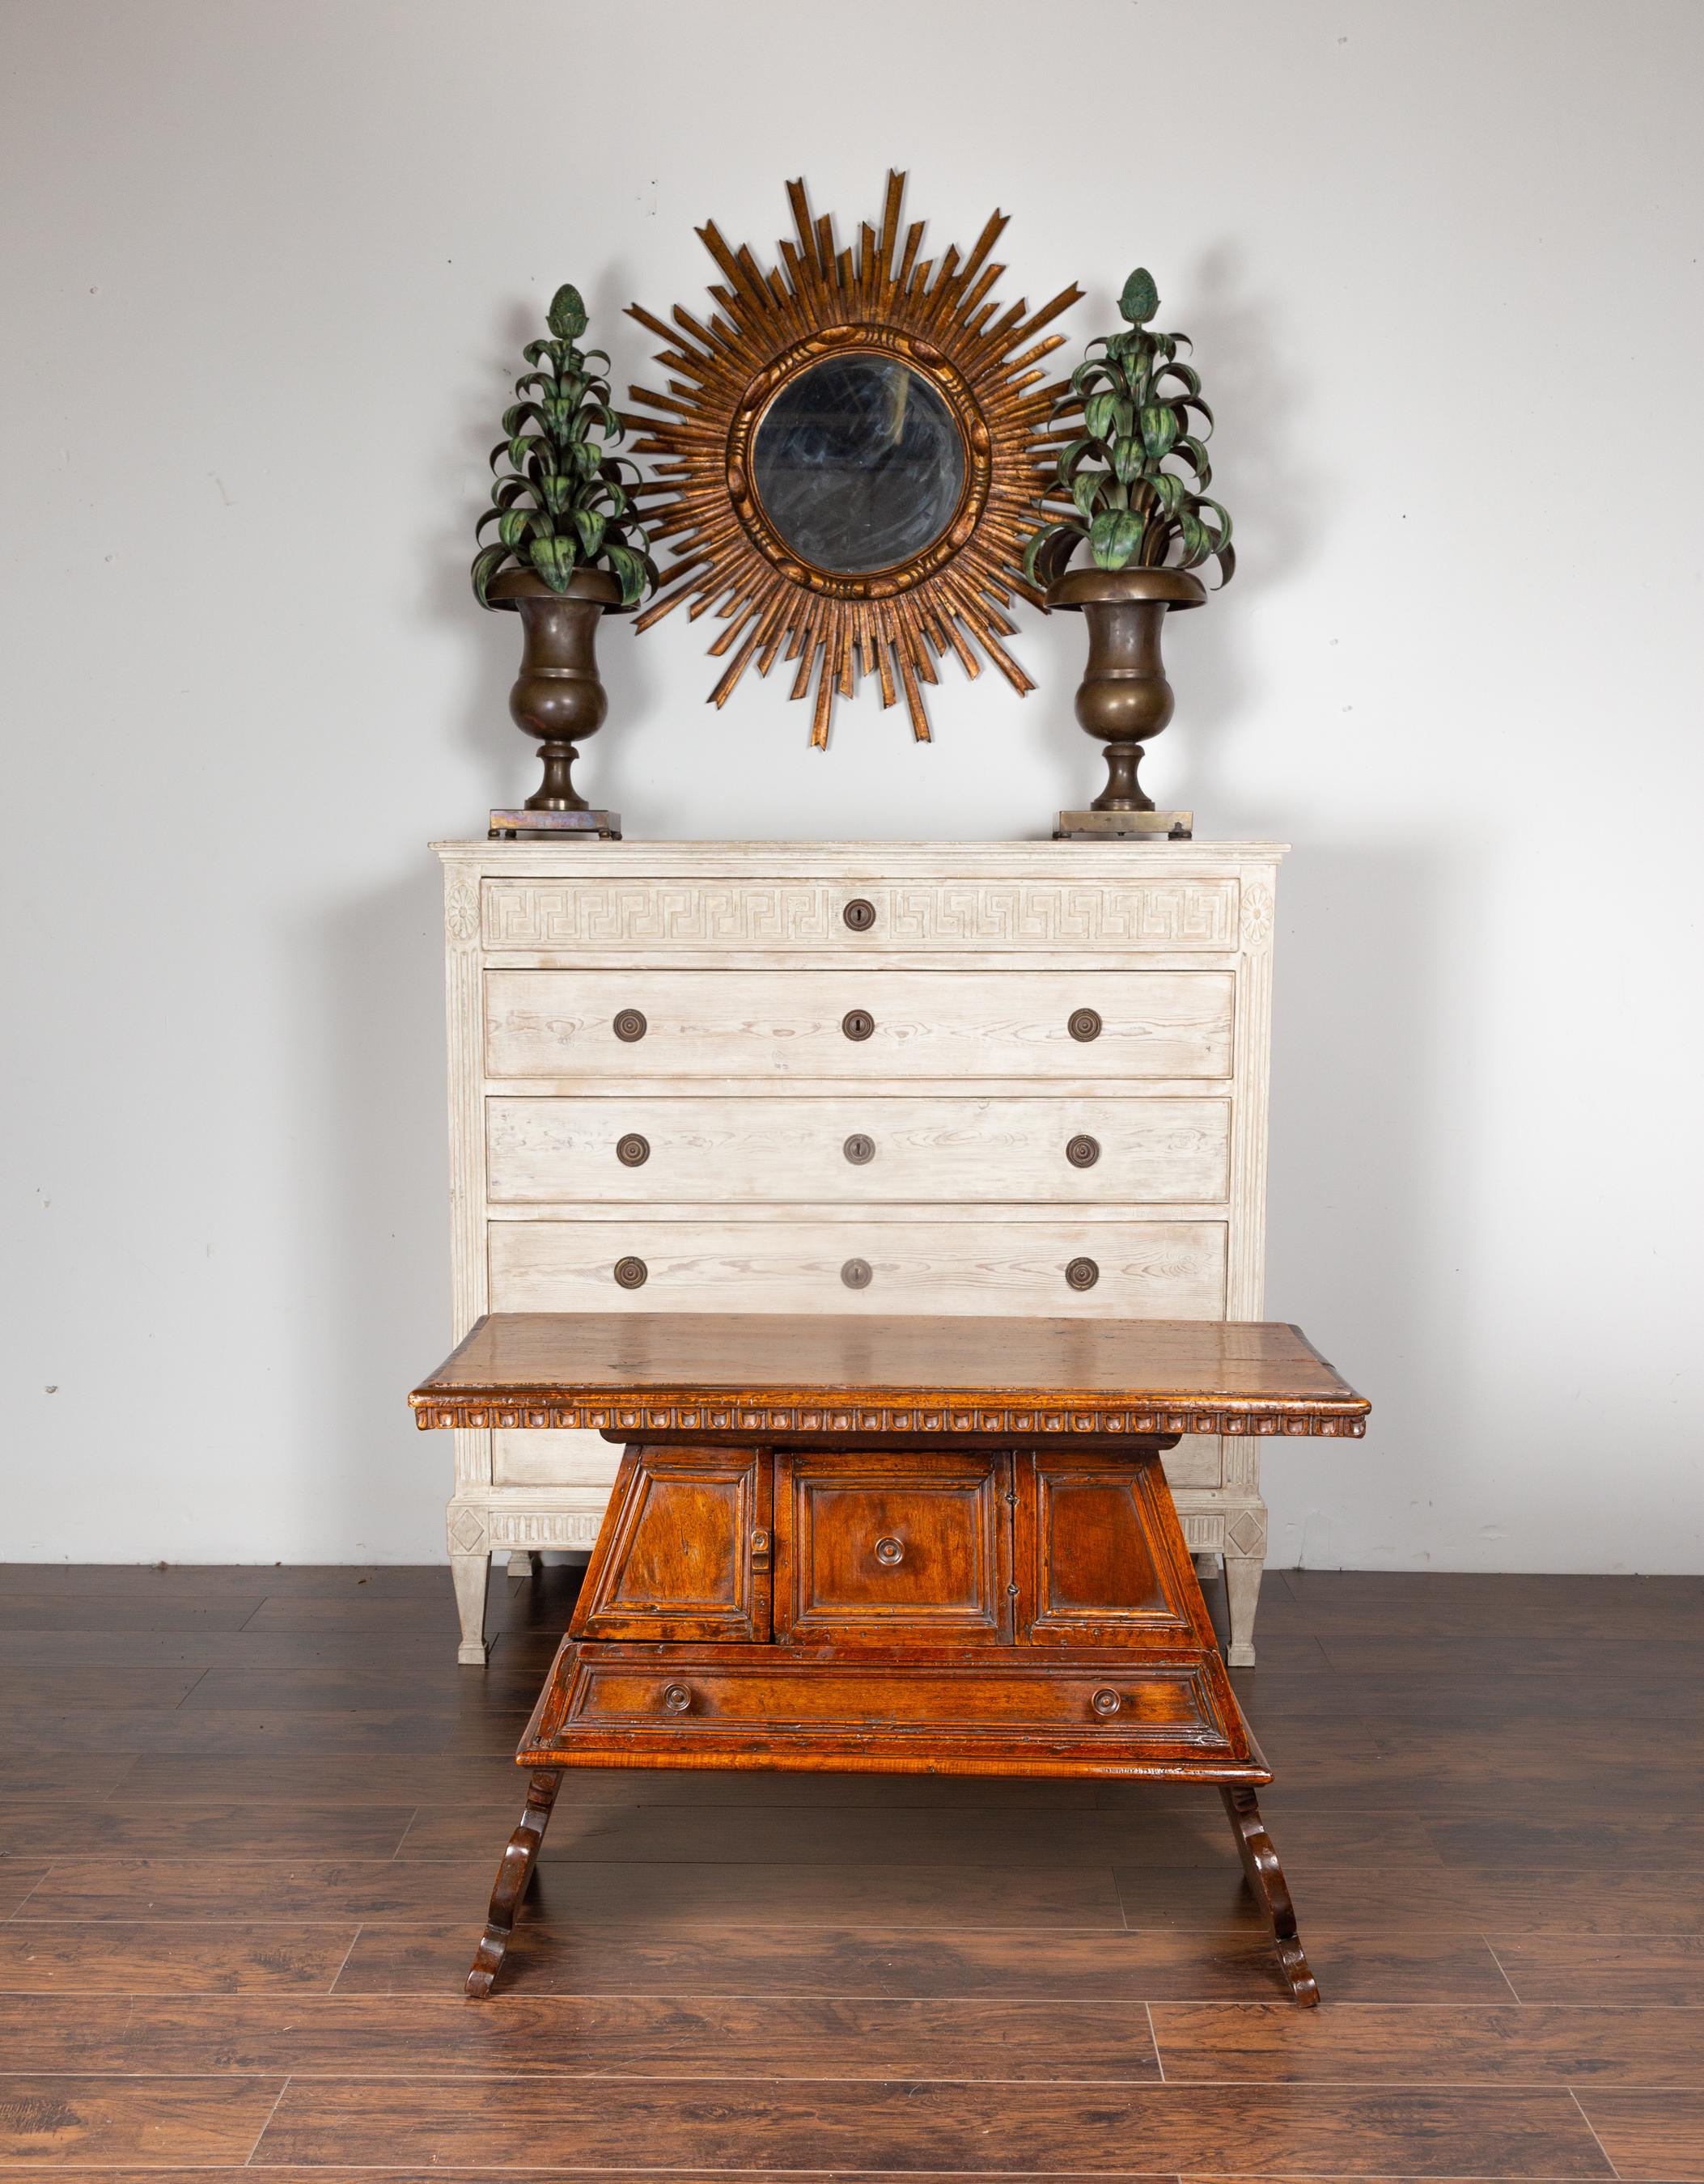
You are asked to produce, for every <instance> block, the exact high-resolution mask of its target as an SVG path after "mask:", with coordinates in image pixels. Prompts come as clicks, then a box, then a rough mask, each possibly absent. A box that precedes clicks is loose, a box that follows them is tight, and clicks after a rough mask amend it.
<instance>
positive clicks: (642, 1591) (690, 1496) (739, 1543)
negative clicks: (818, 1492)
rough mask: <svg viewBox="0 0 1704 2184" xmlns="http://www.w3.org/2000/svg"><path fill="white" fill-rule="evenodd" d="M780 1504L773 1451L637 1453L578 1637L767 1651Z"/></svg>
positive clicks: (578, 1611) (607, 1532)
mask: <svg viewBox="0 0 1704 2184" xmlns="http://www.w3.org/2000/svg"><path fill="white" fill-rule="evenodd" d="M771 1494H772V1473H771V1467H770V1459H769V1455H768V1451H767V1450H765V1449H751V1448H731V1449H720V1448H685V1447H681V1448H662V1447H657V1446H642V1447H632V1448H629V1449H628V1451H626V1453H625V1454H624V1455H623V1457H622V1463H621V1469H620V1470H619V1471H618V1472H617V1474H616V1482H615V1490H614V1492H613V1494H612V1496H611V1497H610V1506H611V1508H612V1512H613V1516H612V1518H606V1520H605V1523H604V1526H603V1529H602V1532H601V1535H600V1537H599V1540H598V1544H597V1547H596V1549H595V1552H594V1553H593V1555H592V1559H591V1563H590V1565H589V1568H587V1571H586V1575H585V1582H584V1585H582V1586H581V1588H580V1597H579V1604H578V1607H576V1608H575V1610H574V1617H573V1622H572V1623H570V1624H569V1625H568V1635H569V1636H570V1637H571V1638H574V1639H580V1638H604V1639H620V1640H632V1639H646V1638H656V1639H658V1640H662V1641H673V1642H679V1641H700V1640H703V1639H712V1640H713V1639H722V1640H726V1641H732V1642H733V1643H735V1644H741V1645H763V1644H764V1643H766V1642H767V1641H768V1636H769V1511H770V1500H771Z"/></svg>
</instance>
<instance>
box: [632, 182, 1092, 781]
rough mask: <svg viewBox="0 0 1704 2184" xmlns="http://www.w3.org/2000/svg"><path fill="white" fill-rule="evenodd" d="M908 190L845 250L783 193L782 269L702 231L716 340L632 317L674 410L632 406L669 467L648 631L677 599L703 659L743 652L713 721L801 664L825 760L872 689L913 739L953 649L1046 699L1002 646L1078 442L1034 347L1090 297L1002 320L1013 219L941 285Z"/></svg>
mask: <svg viewBox="0 0 1704 2184" xmlns="http://www.w3.org/2000/svg"><path fill="white" fill-rule="evenodd" d="M904 186H905V177H904V175H901V174H890V175H889V176H888V178H887V192H886V201H885V203H884V205H883V209H882V217H881V226H880V231H877V230H876V229H874V228H873V227H871V226H869V223H868V222H865V223H863V225H862V226H860V229H859V233H858V248H857V249H856V251H853V250H852V249H851V248H847V249H844V250H840V249H836V248H835V237H834V223H833V221H832V220H831V219H830V218H829V217H827V216H824V218H822V219H820V220H813V219H812V217H811V213H810V209H809V206H808V204H807V201H806V197H805V187H804V184H803V182H802V181H796V182H790V183H789V184H788V186H787V195H788V198H789V199H790V201H791V205H792V209H793V218H794V221H795V223H796V228H797V239H796V241H793V242H787V241H784V242H781V243H780V244H779V252H780V257H781V267H780V270H770V271H768V272H767V273H766V272H764V271H763V269H762V268H761V267H760V266H759V265H758V264H757V259H756V258H755V257H754V256H753V254H752V253H751V249H750V248H749V246H746V245H743V244H742V245H741V246H740V248H739V249H737V250H733V249H730V248H729V246H728V244H727V243H726V242H724V240H723V237H722V236H721V233H720V232H719V231H718V229H717V227H716V226H715V224H714V223H713V222H711V223H709V224H707V226H703V227H701V228H700V229H699V230H698V231H697V232H698V236H699V238H700V240H701V242H703V244H704V246H705V248H707V250H708V251H709V253H710V254H711V256H712V258H713V259H715V260H716V263H717V265H718V266H719V267H720V269H721V270H722V272H723V274H724V276H725V284H724V285H718V286H714V287H712V288H711V290H710V295H711V298H712V303H713V304H714V305H715V309H714V310H713V312H712V314H711V315H710V319H709V323H708V324H707V325H704V324H701V322H700V321H699V320H696V319H695V318H694V317H692V315H690V313H689V312H687V311H685V310H684V309H681V308H679V306H677V307H676V309H675V310H674V311H673V315H672V316H673V324H672V325H666V324H665V323H664V322H663V321H662V320H660V319H657V318H655V317H653V316H652V315H651V313H650V312H649V311H646V310H644V309H641V308H640V306H639V305H638V304H634V305H633V306H632V307H631V315H632V316H633V317H634V318H635V319H637V320H639V321H640V324H641V325H642V326H645V327H647V328H648V329H649V330H650V331H651V332H652V333H654V334H656V335H658V336H660V337H662V341H663V343H665V347H664V348H662V350H661V351H660V352H659V353H658V356H657V361H658V363H659V364H661V365H662V367H663V369H664V370H665V371H666V372H668V374H669V377H668V385H667V388H666V391H665V392H663V393H651V392H650V391H648V390H647V389H645V388H644V387H633V388H631V389H630V390H629V392H630V397H631V399H632V400H633V402H634V404H638V405H640V406H641V407H642V409H644V410H645V412H648V413H650V414H646V415H638V414H634V415H630V416H629V420H628V421H629V423H630V424H631V425H632V426H634V427H635V429H636V430H637V432H638V433H639V434H640V437H639V438H638V439H637V440H636V441H635V443H634V445H635V448H636V451H637V452H638V453H640V454H647V455H650V456H652V457H654V458H656V460H655V462H654V463H653V465H652V472H651V480H650V482H648V483H647V484H646V485H645V486H644V487H641V488H640V490H641V491H642V492H643V493H645V496H646V510H645V523H646V526H647V528H648V530H649V532H650V534H651V539H652V541H653V543H655V544H657V545H662V544H663V543H665V542H666V544H667V550H668V552H669V553H670V554H672V555H673V560H672V561H671V562H670V564H669V565H668V567H666V568H665V569H664V571H663V572H662V586H661V588H660V590H659V593H658V595H657V598H656V600H655V601H654V603H653V604H651V606H650V607H649V608H648V609H647V610H645V613H643V614H642V615H640V616H639V618H638V621H637V623H636V627H639V628H640V629H644V628H646V627H649V626H650V625H651V623H653V622H655V621H657V620H658V619H659V618H660V617H661V616H663V615H665V614H667V613H668V611H669V610H671V609H672V608H673V607H675V606H678V605H679V604H680V603H681V601H682V600H683V599H690V601H691V602H692V604H691V607H690V614H691V616H692V617H693V618H694V619H695V620H696V618H697V617H698V616H700V615H701V614H704V613H707V612H710V611H713V612H714V613H715V614H716V616H718V619H719V620H721V621H724V622H725V623H726V624H727V627H726V628H725V629H724V630H723V631H722V632H721V634H720V635H719V636H718V637H717V638H716V639H715V641H714V642H713V643H712V645H711V647H710V651H711V653H712V655H713V656H715V657H718V658H724V657H728V655H732V656H731V658H729V665H728V667H727V670H726V671H725V672H724V675H723V677H722V679H721V680H720V682H718V684H717V685H716V688H715V689H714V690H713V691H712V693H711V699H712V703H713V704H715V705H718V706H719V705H724V704H725V703H726V702H727V699H728V698H729V695H730V694H731V693H732V691H733V689H734V688H735V684H736V683H737V682H739V680H740V676H741V675H742V674H743V673H744V672H745V671H746V668H747V667H748V666H751V665H752V664H753V663H754V662H755V664H756V666H757V671H758V673H759V674H760V675H767V674H768V671H769V670H770V668H771V667H772V666H774V663H775V661H776V660H778V659H785V660H787V661H789V662H795V661H796V663H797V669H796V674H795V676H794V679H793V688H792V695H793V696H794V697H795V698H802V697H804V696H805V694H807V691H808V690H809V689H810V688H811V684H812V681H813V677H814V680H815V685H816V695H815V708H814V714H813V722H812V728H811V741H812V743H813V744H816V745H817V746H818V748H826V746H827V744H828V738H829V723H830V716H831V714H832V711H833V708H834V701H835V697H836V695H840V696H844V697H850V696H851V695H852V692H853V690H854V688H855V687H856V681H857V677H858V675H859V674H860V673H863V674H865V675H869V674H874V676H875V677H876V678H877V680H878V682H880V688H881V700H882V704H883V705H892V704H894V703H895V701H896V699H897V696H898V694H899V693H900V692H901V691H903V694H904V697H905V702H906V707H907V710H908V712H909V714H910V716H911V725H912V729H913V733H914V734H915V735H916V737H917V738H918V739H919V741H922V742H926V741H927V740H928V738H929V721H928V716H927V715H926V713H925V709H924V699H923V688H922V686H923V685H924V684H925V683H929V682H936V680H937V679H938V678H937V677H936V668H935V663H936V660H941V659H944V658H945V657H946V655H947V653H948V652H949V651H951V652H953V653H954V654H955V655H957V656H958V660H960V661H961V662H962V663H963V665H964V669H965V671H966V672H967V673H968V674H970V675H975V674H977V673H979V672H980V669H981V665H982V662H981V660H980V658H979V657H978V655H977V652H976V650H975V647H976V646H978V645H980V647H981V649H982V650H983V651H984V652H986V655H987V656H988V658H989V659H990V660H992V661H993V663H994V665H995V666H997V668H998V669H999V670H1000V671H1001V673H1002V674H1003V675H1004V676H1005V677H1006V678H1007V680H1008V682H1010V683H1011V684H1012V685H1013V686H1014V688H1016V689H1017V690H1018V691H1020V693H1021V692H1025V691H1028V690H1031V689H1032V688H1034V687H1035V686H1034V684H1033V683H1032V682H1031V679H1030V677H1028V676H1027V675H1026V674H1025V672H1024V671H1023V669H1022V668H1021V667H1020V666H1019V665H1018V663H1017V661H1016V660H1014V659H1013V658H1012V657H1011V655H1010V654H1009V653H1008V652H1007V650H1006V649H1005V648H1004V646H1003V644H1002V643H1001V642H1000V640H1001V638H1005V637H1009V636H1010V635H1011V634H1012V633H1013V631H1014V627H1015V625H1014V623H1013V622H1012V621H1011V620H1010V618H1009V617H1008V615H1007V613H1006V611H1005V610H1006V609H1007V608H1008V607H1009V606H1010V604H1011V603H1012V600H1013V599H1014V596H1016V595H1020V596H1022V597H1023V598H1025V599H1029V600H1031V601H1032V602H1033V603H1035V604H1040V593H1038V592H1037V591H1036V589H1035V588H1034V587H1033V586H1032V585H1031V584H1030V583H1029V582H1027V581H1026V580H1025V577H1024V576H1023V574H1022V571H1021V570H1020V565H1019V563H1020V556H1021V554H1022V553H1023V549H1024V545H1025V541H1026V539H1027V538H1028V537H1029V535H1030V534H1031V532H1033V530H1034V529H1035V527H1036V521H1037V520H1038V518H1037V513H1036V500H1037V497H1038V495H1039V494H1040V493H1042V491H1043V490H1044V489H1045V487H1046V484H1047V482H1048V478H1049V477H1050V476H1051V474H1052V471H1053V457H1054V454H1055V452H1056V450H1057V447H1058V445H1059V441H1060V440H1061V438H1063V437H1066V436H1065V435H1064V434H1063V433H1062V432H1059V430H1057V429H1055V425H1054V424H1052V423H1050V419H1051V417H1052V413H1053V404H1054V402H1055V399H1056V398H1058V397H1059V395H1060V394H1062V393H1064V384H1063V382H1045V381H1044V379H1043V376H1042V372H1041V371H1040V370H1037V369H1036V366H1037V365H1039V363H1040V360H1041V359H1042V358H1043V357H1044V356H1047V355H1048V354H1049V353H1050V352H1051V351H1053V349H1055V348H1058V347H1059V343H1061V341H1063V339H1064V336H1063V335H1061V334H1057V333H1055V334H1048V335H1042V328H1043V327H1044V326H1047V325H1048V322H1049V321H1050V320H1053V319H1055V318H1057V317H1058V316H1059V314H1060V312H1062V311H1064V310H1065V309H1069V307H1070V305H1071V304H1074V303H1075V302H1076V301H1077V300H1078V298H1079V297H1080V296H1081V290H1080V289H1079V288H1077V287H1075V285H1073V286H1072V287H1069V288H1066V289H1064V291H1062V292H1061V293H1060V294H1059V295H1057V296H1055V297H1054V298H1053V301H1052V302H1051V303H1050V304H1044V305H1043V306H1042V309H1040V310H1038V311H1035V312H1031V311H1029V309H1028V307H1027V306H1026V305H1025V304H1024V303H1023V302H1022V301H1021V300H1020V302H1018V303H1016V304H1010V305H1008V306H1007V307H1005V308H1002V307H1001V306H1000V305H999V304H997V303H996V302H993V301H992V300H990V298H991V292H992V288H993V287H994V284H995V283H996V281H998V279H999V277H1000V276H1001V274H1002V273H1003V271H1004V270H1005V268H1004V266H1003V265H996V264H994V263H992V261H991V258H990V253H991V252H992V249H993V248H994V246H995V244H996V243H997V242H998V240H999V237H1000V235H1001V233H1002V231H1003V229H1004V228H1005V226H1006V224H1007V215H1005V214H1002V213H998V212H997V213H995V214H993V216H992V218H991V219H990V220H989V221H988V223H987V225H986V227H984V229H983V230H982V232H981V234H980V236H979V237H977V240H976V242H975V247H974V248H973V249H972V250H971V251H970V253H969V255H968V256H965V257H961V255H960V253H959V252H958V249H957V248H951V249H949V250H947V252H946V253H944V254H943V255H942V257H941V259H940V261H939V263H938V265H937V264H936V261H934V260H933V259H925V258H922V257H920V256H919V252H920V249H921V247H922V242H923V225H922V223H921V222H920V221H919V222H917V223H916V224H914V225H913V226H909V227H908V228H907V229H906V230H905V233H904V240H903V242H901V239H900V204H901V200H902V195H903V192H904ZM931 276H932V277H931ZM1038 337H1039V338H1038ZM766 496H767V498H766ZM813 497H814V499H813ZM885 556H886V558H884V557H885Z"/></svg>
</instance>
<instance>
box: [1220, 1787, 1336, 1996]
mask: <svg viewBox="0 0 1704 2184" xmlns="http://www.w3.org/2000/svg"><path fill="white" fill-rule="evenodd" d="M1219 1794H1220V1796H1221V1797H1223V1799H1224V1800H1225V1810H1226V1814H1228V1815H1229V1817H1230V1821H1231V1827H1232V1832H1233V1833H1234V1834H1235V1836H1236V1838H1237V1850H1238V1852H1239V1853H1241V1855H1242V1859H1243V1875H1244V1877H1245V1878H1246V1879H1247V1880H1248V1883H1249V1889H1250V1891H1251V1892H1253V1895H1254V1901H1255V1902H1256V1903H1258V1904H1259V1905H1260V1908H1261V1909H1262V1910H1263V1911H1264V1912H1265V1914H1266V1922H1267V1924H1268V1925H1270V1926H1271V1930H1272V1944H1273V1947H1275V1948H1276V1949H1277V1955H1278V1964H1279V1969H1280V1970H1282V1973H1283V1975H1284V1978H1285V1980H1286V1981H1287V1982H1288V1986H1289V1990H1290V1993H1291V1996H1292V1997H1293V1999H1294V2001H1295V2002H1296V2003H1298V2004H1299V2007H1300V2008H1302V2009H1313V2008H1314V2006H1315V2005H1316V2003H1317V2002H1318V2001H1319V1998H1320V1990H1319V1986H1318V1985H1317V1983H1316V1981H1315V1978H1314V1975H1313V1974H1312V1972H1311V1971H1310V1970H1309V1969H1308V1960H1307V1958H1306V1956H1305V1954H1304V1953H1303V1949H1302V1943H1301V1937H1300V1936H1299V1934H1298V1933H1297V1931H1296V1907H1295V1905H1294V1904H1293V1903H1292V1902H1291V1900H1290V1890H1289V1884H1288V1881H1286V1880H1285V1879H1284V1869H1283V1867H1282V1865H1280V1864H1279V1863H1278V1853H1277V1850H1276V1849H1275V1848H1274V1847H1273V1845H1272V1838H1271V1836H1270V1835H1269V1834H1268V1833H1267V1831H1266V1823H1265V1820H1263V1819H1261V1817H1260V1800H1259V1799H1258V1798H1257V1797H1255V1795H1254V1791H1252V1790H1249V1789H1245V1788H1243V1787H1242V1786H1236V1787H1227V1788H1225V1789H1221V1791H1220V1793H1219Z"/></svg>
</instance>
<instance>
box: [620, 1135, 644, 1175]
mask: <svg viewBox="0 0 1704 2184" xmlns="http://www.w3.org/2000/svg"><path fill="white" fill-rule="evenodd" d="M615 1156H616V1158H617V1160H618V1161H619V1162H621V1164H622V1166H623V1167H644V1166H645V1162H647V1161H648V1160H649V1159H650V1158H651V1139H649V1138H642V1137H641V1136H640V1134H639V1132H638V1131H637V1130H629V1132H628V1134H627V1135H626V1136H625V1137H624V1138H618V1139H617V1140H616V1149H615Z"/></svg>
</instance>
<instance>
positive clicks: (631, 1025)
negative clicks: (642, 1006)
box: [615, 1009, 647, 1046]
mask: <svg viewBox="0 0 1704 2184" xmlns="http://www.w3.org/2000/svg"><path fill="white" fill-rule="evenodd" d="M646 1028H647V1027H646V1024H645V1016H644V1012H643V1011H641V1010H639V1009H622V1010H620V1011H618V1012H617V1016H616V1020H615V1035H616V1037H617V1039H625V1040H626V1042H627V1044H628V1045H629V1046H631V1045H633V1043H634V1040H635V1039H643V1038H644V1037H645V1031H646Z"/></svg>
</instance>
